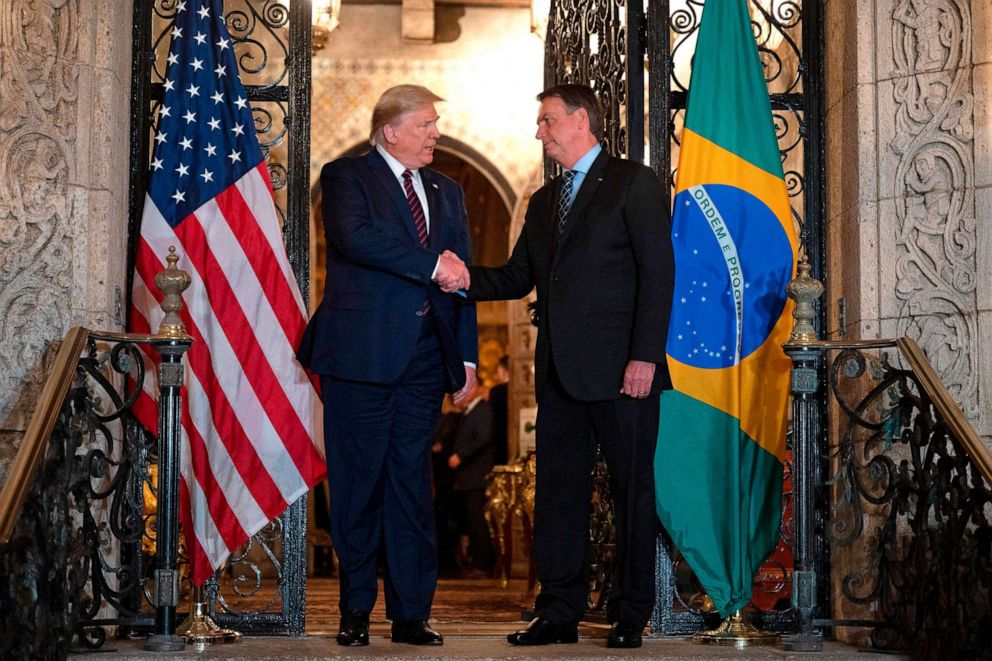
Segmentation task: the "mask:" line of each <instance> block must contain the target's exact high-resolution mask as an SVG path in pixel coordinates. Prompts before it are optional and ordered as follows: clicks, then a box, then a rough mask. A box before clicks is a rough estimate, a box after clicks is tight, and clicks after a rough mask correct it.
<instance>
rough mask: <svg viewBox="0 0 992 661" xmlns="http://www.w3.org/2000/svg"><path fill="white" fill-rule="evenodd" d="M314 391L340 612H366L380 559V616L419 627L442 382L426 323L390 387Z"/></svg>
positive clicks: (328, 380) (425, 605) (347, 385)
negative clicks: (320, 409) (320, 415)
mask: <svg viewBox="0 0 992 661" xmlns="http://www.w3.org/2000/svg"><path fill="white" fill-rule="evenodd" d="M320 383H321V388H322V393H321V396H322V398H323V401H324V444H325V447H326V450H327V471H328V481H329V483H330V487H331V537H332V538H333V540H334V548H335V550H336V551H337V554H338V559H339V560H340V575H341V600H340V603H339V605H340V608H341V612H342V613H349V612H351V611H362V612H366V613H367V612H369V611H371V610H372V606H373V605H374V604H375V600H376V595H377V592H378V580H377V573H376V564H377V563H376V561H377V558H378V557H379V554H380V552H382V553H383V556H384V558H385V574H384V585H385V596H386V617H387V618H389V619H392V620H394V621H396V620H426V619H427V618H428V616H429V614H430V610H431V602H432V601H433V599H434V589H435V587H436V586H437V548H436V541H435V532H434V511H433V507H432V503H431V474H430V470H431V447H430V446H431V433H432V432H433V430H434V425H435V423H436V422H437V419H438V417H439V416H440V415H441V399H442V398H443V396H444V389H445V384H446V377H445V373H444V366H443V363H442V360H441V349H440V345H439V343H438V338H437V333H436V332H435V330H434V325H433V323H432V321H431V320H429V319H428V320H425V322H424V329H423V331H422V333H421V336H420V339H419V340H418V344H417V350H416V353H415V355H414V357H413V359H412V360H411V361H410V365H409V366H408V367H407V368H406V370H405V371H404V372H403V375H402V376H401V378H400V379H399V381H398V382H397V383H395V384H390V385H383V384H375V383H364V382H356V381H343V380H340V379H335V378H333V377H330V376H322V377H321V380H320Z"/></svg>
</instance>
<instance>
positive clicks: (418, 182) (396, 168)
mask: <svg viewBox="0 0 992 661" xmlns="http://www.w3.org/2000/svg"><path fill="white" fill-rule="evenodd" d="M375 148H376V150H377V151H378V152H379V155H380V156H382V158H383V160H384V161H386V165H388V166H389V169H390V170H392V172H393V176H394V177H396V180H397V181H398V182H400V186H401V187H402V188H403V193H404V194H406V187H404V186H403V171H404V170H409V171H410V172H411V174H413V177H411V179H412V180H413V192H414V193H416V194H417V198H418V199H419V200H420V206H422V207H423V208H424V222H425V223H427V234H428V235H430V233H431V209H430V205H429V204H427V192H426V191H425V190H424V181H423V179H421V178H420V170H419V169H418V170H415V169H413V168H408V167H407V166H405V165H403V164H402V163H400V162H399V161H397V160H396V159H395V158H393V155H392V154H390V153H389V152H388V151H386V150H385V149H383V148H382V145H376V146H375ZM434 270H435V271H436V270H437V269H436V268H435V269H434Z"/></svg>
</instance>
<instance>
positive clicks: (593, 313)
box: [441, 85, 674, 647]
mask: <svg viewBox="0 0 992 661" xmlns="http://www.w3.org/2000/svg"><path fill="white" fill-rule="evenodd" d="M537 98H538V100H539V101H540V102H541V107H540V110H539V112H538V118H537V136H536V137H537V138H538V139H539V140H541V142H542V143H543V145H544V150H545V153H546V154H547V155H548V156H549V157H550V158H552V159H554V160H555V161H557V162H558V163H559V164H560V165H561V167H562V169H563V173H562V176H560V177H557V178H556V179H554V180H553V181H551V182H549V183H548V184H546V185H545V186H544V187H543V188H541V189H540V190H539V191H537V192H536V193H535V194H534V196H533V197H532V198H531V200H530V205H529V206H528V208H527V215H526V220H525V224H524V228H523V231H522V232H521V234H520V238H519V239H518V240H517V243H516V246H514V249H513V253H512V254H511V256H510V259H509V261H508V262H507V263H506V264H505V265H504V266H501V267H497V268H479V267H472V268H470V269H469V270H470V274H471V288H470V289H469V290H468V295H469V297H470V298H472V299H476V300H493V299H496V300H499V299H511V298H520V297H523V296H525V295H527V294H528V293H529V292H530V291H531V289H532V288H534V287H537V320H538V321H537V323H538V336H537V349H536V356H535V363H536V369H537V382H536V386H537V399H538V414H537V416H538V417H537V458H538V465H537V493H536V498H537V502H536V511H535V524H534V536H535V537H534V557H535V563H536V569H537V577H538V579H540V581H541V593H540V595H538V597H537V602H536V604H535V609H534V611H535V615H536V617H535V619H534V620H533V621H531V623H530V625H529V626H528V627H527V628H526V629H523V630H521V631H518V632H516V633H514V634H511V635H510V636H509V641H510V642H511V643H513V644H515V645H543V644H548V643H569V642H575V641H576V637H577V624H578V622H579V620H580V618H581V617H582V614H583V612H584V610H585V606H586V602H587V598H588V594H587V592H588V573H589V567H588V564H587V562H586V547H587V544H588V526H589V512H590V497H591V491H592V479H591V474H592V469H593V462H594V459H595V455H596V443H597V442H598V443H599V446H600V447H601V448H602V451H603V453H604V455H605V457H606V461H607V466H608V468H609V474H610V493H611V495H612V498H613V505H614V524H615V527H616V533H617V536H616V539H617V544H616V563H617V575H616V579H615V583H614V588H613V593H612V594H611V595H610V598H609V601H608V605H607V615H608V617H609V619H610V622H611V623H612V624H613V627H612V629H611V631H610V635H609V638H608V639H607V644H608V645H609V646H610V647H638V646H640V644H641V632H642V630H643V628H644V625H645V624H646V623H647V620H648V618H649V617H650V615H651V610H652V608H653V607H654V563H655V538H656V536H657V523H656V522H657V519H656V515H655V508H654V478H653V472H652V464H653V457H654V448H655V443H656V441H657V431H658V410H659V400H658V397H659V393H660V392H661V390H662V389H665V388H670V387H671V381H670V378H669V375H668V369H667V366H666V363H665V340H666V331H667V328H668V317H669V312H670V308H671V300H672V287H673V281H674V259H673V256H672V246H671V240H670V238H669V237H670V219H669V213H668V209H667V208H666V206H665V204H664V197H663V195H662V190H661V186H660V184H659V182H658V179H657V177H656V176H655V174H654V172H652V171H651V170H650V169H649V168H647V167H645V166H643V165H640V164H637V163H633V162H630V161H626V160H622V159H619V158H613V157H611V156H610V155H609V154H607V153H606V152H604V151H603V150H602V148H601V147H600V145H599V138H600V137H601V136H602V130H603V113H602V110H601V108H600V105H599V103H598V101H597V99H596V96H595V94H594V93H593V92H592V90H591V89H589V88H588V87H585V86H582V85H560V86H557V87H553V88H551V89H548V90H546V91H544V92H542V93H541V94H540V95H538V97H537ZM454 284H455V283H447V282H444V281H441V285H442V287H443V288H450V286H453V285H454ZM594 436H595V439H594Z"/></svg>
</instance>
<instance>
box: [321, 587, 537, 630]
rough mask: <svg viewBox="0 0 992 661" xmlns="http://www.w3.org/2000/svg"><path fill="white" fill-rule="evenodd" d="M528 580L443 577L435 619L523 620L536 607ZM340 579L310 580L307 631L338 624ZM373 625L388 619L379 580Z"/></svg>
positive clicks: (474, 621) (433, 613)
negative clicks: (507, 581)
mask: <svg viewBox="0 0 992 661" xmlns="http://www.w3.org/2000/svg"><path fill="white" fill-rule="evenodd" d="M533 604H534V598H533V596H531V595H528V594H527V582H526V581H524V580H513V581H510V585H509V587H507V588H500V587H499V586H498V585H497V583H496V581H493V580H459V579H441V580H440V581H439V582H438V586H437V593H436V594H435V596H434V607H433V609H432V611H431V620H432V621H435V620H436V621H437V624H438V625H439V626H443V625H445V624H478V625H485V624H492V625H499V626H497V628H498V629H499V630H501V631H502V630H504V629H506V628H507V625H508V624H512V625H517V624H520V623H521V613H522V612H523V611H524V610H528V609H530V608H531V607H533ZM339 617H340V615H339V613H338V581H337V579H336V578H311V579H309V580H308V582H307V631H308V632H311V631H328V630H330V629H336V628H337V625H338V619H339ZM371 621H372V623H373V624H376V623H384V622H386V606H385V603H384V602H383V597H382V582H381V581H380V583H379V598H378V599H377V601H376V605H375V609H374V610H373V611H372V615H371Z"/></svg>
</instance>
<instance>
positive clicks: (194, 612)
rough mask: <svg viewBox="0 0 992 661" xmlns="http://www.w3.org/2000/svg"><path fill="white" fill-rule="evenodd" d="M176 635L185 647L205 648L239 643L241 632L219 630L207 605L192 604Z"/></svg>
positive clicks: (202, 603)
mask: <svg viewBox="0 0 992 661" xmlns="http://www.w3.org/2000/svg"><path fill="white" fill-rule="evenodd" d="M176 635H177V636H182V638H183V640H185V641H186V644H187V645H196V646H197V647H206V646H207V645H213V644H215V643H238V642H241V632H239V631H232V630H231V629H221V628H220V627H219V626H217V623H216V622H214V621H213V620H212V619H211V618H210V616H209V615H207V604H206V603H204V602H202V601H200V602H194V603H193V605H192V606H191V607H190V609H189V618H188V619H187V620H186V621H185V622H184V623H183V625H182V626H181V627H179V628H178V629H176Z"/></svg>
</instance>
